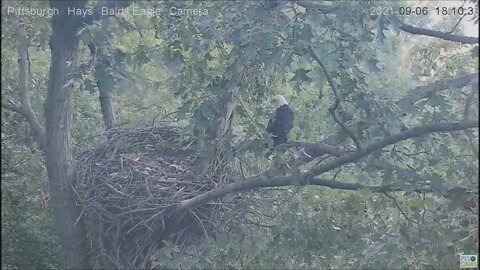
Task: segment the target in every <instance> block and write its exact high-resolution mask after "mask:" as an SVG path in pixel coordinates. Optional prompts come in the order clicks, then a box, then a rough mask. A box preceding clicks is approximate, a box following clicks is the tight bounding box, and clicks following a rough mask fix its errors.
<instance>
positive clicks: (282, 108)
mask: <svg viewBox="0 0 480 270" xmlns="http://www.w3.org/2000/svg"><path fill="white" fill-rule="evenodd" d="M273 102H275V104H276V105H277V109H276V110H275V115H274V116H273V117H272V118H271V119H270V120H269V121H268V125H267V132H268V133H270V134H271V137H272V140H273V143H274V145H275V146H277V145H279V144H282V143H285V142H287V136H288V132H290V130H291V129H292V128H293V120H294V119H295V114H294V113H293V111H292V109H290V107H289V106H288V102H287V100H286V99H285V97H283V96H281V95H278V96H275V97H274V98H273Z"/></svg>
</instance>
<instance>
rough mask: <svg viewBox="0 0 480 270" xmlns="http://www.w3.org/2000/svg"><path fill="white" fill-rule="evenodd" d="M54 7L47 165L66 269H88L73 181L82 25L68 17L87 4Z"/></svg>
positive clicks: (56, 4) (65, 3) (55, 3)
mask: <svg viewBox="0 0 480 270" xmlns="http://www.w3.org/2000/svg"><path fill="white" fill-rule="evenodd" d="M50 5H51V6H52V7H55V8H57V9H58V10H59V15H55V16H54V17H53V18H52V37H51V39H50V49H51V66H50V74H49V80H48V95H47V100H46V104H45V119H46V149H45V150H46V151H45V161H46V166H47V172H48V178H49V187H50V198H51V205H52V209H53V213H54V215H55V221H56V228H57V232H58V234H59V237H60V241H61V244H62V251H63V254H64V256H65V263H66V268H68V269H80V268H82V269H88V268H91V267H90V265H89V260H88V258H87V256H85V254H84V251H85V250H86V249H85V248H83V247H82V246H84V245H85V243H84V242H82V240H83V239H84V233H83V230H82V228H81V226H80V225H78V224H75V222H76V220H77V218H78V217H79V214H80V213H79V209H78V208H77V207H76V205H75V200H74V197H73V194H72V192H73V190H72V188H71V181H70V175H71V164H70V163H71V161H72V153H71V141H70V130H71V109H72V91H73V73H74V71H75V66H76V59H77V48H78V43H79V39H78V36H77V35H76V34H77V31H78V29H79V27H80V26H81V23H80V18H79V17H80V16H72V15H67V7H70V8H73V7H75V8H84V7H85V1H51V2H50Z"/></svg>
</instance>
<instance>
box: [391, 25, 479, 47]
mask: <svg viewBox="0 0 480 270" xmlns="http://www.w3.org/2000/svg"><path fill="white" fill-rule="evenodd" d="M400 29H401V30H403V31H405V32H407V33H410V34H414V35H423V36H429V37H435V38H440V39H443V40H448V41H454V42H460V43H462V44H476V43H478V37H468V36H461V35H454V34H449V33H445V32H441V31H436V30H430V29H425V28H419V27H415V26H411V25H408V24H405V23H401V24H400Z"/></svg>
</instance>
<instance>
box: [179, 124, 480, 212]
mask: <svg viewBox="0 0 480 270" xmlns="http://www.w3.org/2000/svg"><path fill="white" fill-rule="evenodd" d="M475 127H478V120H475V121H467V122H458V123H444V124H433V125H428V126H421V127H414V128H411V129H408V130H406V131H404V132H400V133H397V134H394V135H391V136H388V137H386V138H384V139H383V140H382V141H379V142H377V143H373V144H371V145H368V146H367V147H365V148H363V149H362V150H360V151H358V152H355V153H351V154H345V155H343V156H341V157H339V158H337V159H335V160H333V161H332V162H330V163H328V164H325V165H320V166H317V167H315V168H313V169H311V170H310V171H308V172H306V173H303V174H298V175H288V176H277V177H269V176H267V175H264V174H262V175H259V176H255V177H252V178H250V179H248V180H245V181H241V182H236V183H232V184H229V185H225V186H222V187H220V188H217V189H213V190H210V191H207V192H206V193H204V194H201V195H199V196H196V197H194V198H191V199H188V200H184V201H182V202H180V204H179V205H178V209H177V211H180V210H185V209H189V208H191V207H194V206H198V205H201V204H203V203H206V202H207V201H210V200H214V199H218V198H220V197H223V196H224V195H226V194H231V193H235V192H240V191H244V190H251V189H254V188H260V187H277V186H287V185H293V184H297V185H320V186H327V187H330V188H338V189H346V190H359V189H362V188H370V189H372V190H373V191H375V192H388V191H399V190H402V189H401V187H399V186H377V187H368V186H362V185H360V184H356V183H344V182H339V181H333V180H324V179H317V178H315V176H316V175H319V174H322V173H325V172H327V171H330V170H332V169H335V168H337V167H339V166H342V165H345V164H347V163H351V162H354V161H356V160H358V159H360V158H362V157H364V156H367V155H369V154H371V153H372V152H374V151H376V150H379V149H381V148H383V147H385V146H388V145H391V144H394V143H397V142H400V141H403V140H407V139H410V138H414V137H421V136H425V135H427V134H429V133H435V132H450V131H457V130H464V129H468V128H475ZM428 190H429V189H428ZM419 191H421V189H419ZM424 191H426V190H424Z"/></svg>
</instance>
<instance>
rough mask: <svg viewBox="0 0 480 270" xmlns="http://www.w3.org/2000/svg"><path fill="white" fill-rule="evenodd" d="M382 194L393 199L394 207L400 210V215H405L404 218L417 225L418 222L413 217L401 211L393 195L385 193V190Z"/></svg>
mask: <svg viewBox="0 0 480 270" xmlns="http://www.w3.org/2000/svg"><path fill="white" fill-rule="evenodd" d="M384 195H385V196H387V197H388V198H390V199H391V200H392V201H393V203H394V204H395V207H397V209H398V210H399V211H400V213H401V214H402V216H404V217H405V219H407V220H408V221H409V222H411V223H415V224H417V225H418V222H416V221H415V220H413V219H411V218H410V217H408V216H407V214H406V213H405V212H404V211H403V209H402V208H401V207H400V205H398V202H397V199H395V197H393V196H390V195H388V193H386V192H385V193H384Z"/></svg>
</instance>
